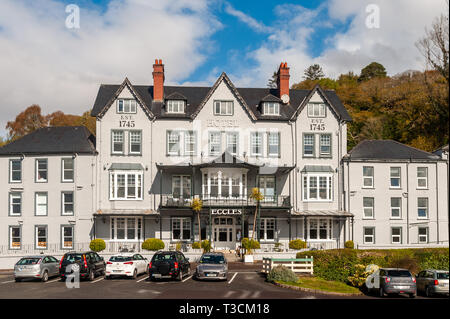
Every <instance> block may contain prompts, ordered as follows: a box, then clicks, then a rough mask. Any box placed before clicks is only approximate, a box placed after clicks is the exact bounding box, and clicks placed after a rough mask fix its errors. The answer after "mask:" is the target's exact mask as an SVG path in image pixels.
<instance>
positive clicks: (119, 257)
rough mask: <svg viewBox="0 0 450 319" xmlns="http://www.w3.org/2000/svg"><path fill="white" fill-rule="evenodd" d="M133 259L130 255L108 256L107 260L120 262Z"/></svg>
mask: <svg viewBox="0 0 450 319" xmlns="http://www.w3.org/2000/svg"><path fill="white" fill-rule="evenodd" d="M131 260H133V257H130V256H112V257H111V258H109V261H113V262H116V263H117V262H122V261H131Z"/></svg>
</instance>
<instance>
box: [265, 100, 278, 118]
mask: <svg viewBox="0 0 450 319" xmlns="http://www.w3.org/2000/svg"><path fill="white" fill-rule="evenodd" d="M263 114H264V115H280V103H278V102H264V103H263Z"/></svg>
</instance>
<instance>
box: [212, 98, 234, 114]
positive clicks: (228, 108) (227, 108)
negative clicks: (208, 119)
mask: <svg viewBox="0 0 450 319" xmlns="http://www.w3.org/2000/svg"><path fill="white" fill-rule="evenodd" d="M213 109H214V111H213V112H214V115H227V116H232V115H233V114H234V102H233V101H227V100H216V101H214V107H213Z"/></svg>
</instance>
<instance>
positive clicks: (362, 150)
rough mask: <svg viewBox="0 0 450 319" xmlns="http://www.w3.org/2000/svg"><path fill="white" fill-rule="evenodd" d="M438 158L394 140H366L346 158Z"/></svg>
mask: <svg viewBox="0 0 450 319" xmlns="http://www.w3.org/2000/svg"><path fill="white" fill-rule="evenodd" d="M352 159H361V160H362V159H367V160H371V159H374V160H380V159H382V160H433V161H435V160H438V159H439V156H437V155H434V154H432V153H428V152H425V151H422V150H419V149H417V148H414V147H411V146H408V145H405V144H402V143H399V142H397V141H393V140H364V141H362V142H361V143H359V144H358V145H356V146H355V147H354V148H353V149H352V150H351V151H350V152H349V153H348V155H346V156H345V157H344V160H350V161H351V160H352Z"/></svg>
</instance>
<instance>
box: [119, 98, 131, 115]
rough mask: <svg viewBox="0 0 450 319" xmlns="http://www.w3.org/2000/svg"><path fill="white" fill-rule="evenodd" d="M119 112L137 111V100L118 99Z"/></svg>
mask: <svg viewBox="0 0 450 319" xmlns="http://www.w3.org/2000/svg"><path fill="white" fill-rule="evenodd" d="M117 113H125V114H126V113H136V100H131V99H120V100H117Z"/></svg>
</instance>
